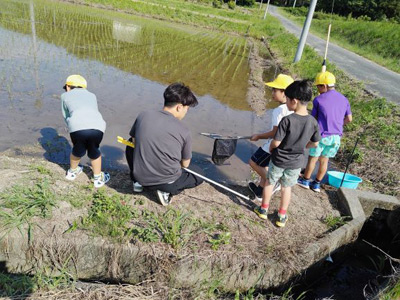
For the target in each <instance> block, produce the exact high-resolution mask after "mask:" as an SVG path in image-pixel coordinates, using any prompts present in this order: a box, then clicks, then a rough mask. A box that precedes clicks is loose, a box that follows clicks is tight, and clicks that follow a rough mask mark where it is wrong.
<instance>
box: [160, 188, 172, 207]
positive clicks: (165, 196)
mask: <svg viewBox="0 0 400 300" xmlns="http://www.w3.org/2000/svg"><path fill="white" fill-rule="evenodd" d="M157 197H158V200H159V201H160V203H161V204H162V205H163V206H167V205H169V204H170V203H171V198H172V196H171V194H170V193H167V192H163V191H160V190H157Z"/></svg>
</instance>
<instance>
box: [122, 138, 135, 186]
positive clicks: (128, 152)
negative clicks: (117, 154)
mask: <svg viewBox="0 0 400 300" xmlns="http://www.w3.org/2000/svg"><path fill="white" fill-rule="evenodd" d="M129 141H130V142H132V138H131V137H130V138H129ZM134 150H135V149H134V148H132V147H130V146H126V148H125V157H126V161H127V163H128V167H129V175H130V176H131V180H132V181H135V182H136V180H135V177H134V176H133V151H134Z"/></svg>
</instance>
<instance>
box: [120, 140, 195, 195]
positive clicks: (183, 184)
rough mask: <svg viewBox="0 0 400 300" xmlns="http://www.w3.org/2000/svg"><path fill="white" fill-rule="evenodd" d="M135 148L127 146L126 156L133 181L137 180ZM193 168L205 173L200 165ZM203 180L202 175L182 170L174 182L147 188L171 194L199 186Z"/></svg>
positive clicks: (192, 167)
mask: <svg viewBox="0 0 400 300" xmlns="http://www.w3.org/2000/svg"><path fill="white" fill-rule="evenodd" d="M129 141H130V142H132V138H129ZM134 150H135V149H134V148H132V147H129V146H126V148H125V156H126V161H127V162H128V166H129V175H130V177H131V180H132V181H136V180H135V177H134V176H133V152H134ZM190 169H191V170H193V171H194V172H196V173H198V174H200V175H203V170H202V169H201V168H200V167H198V166H191V167H190ZM202 182H203V179H201V178H200V177H197V176H195V175H193V174H192V173H189V172H186V171H185V170H182V174H181V176H180V177H179V178H178V179H177V180H175V181H174V182H173V183H170V184H169V183H164V184H158V185H151V186H146V188H147V189H149V190H152V191H154V190H160V191H163V192H167V193H170V194H171V195H177V194H179V193H180V192H182V191H183V190H185V189H190V188H194V187H196V186H198V185H199V184H201V183H202Z"/></svg>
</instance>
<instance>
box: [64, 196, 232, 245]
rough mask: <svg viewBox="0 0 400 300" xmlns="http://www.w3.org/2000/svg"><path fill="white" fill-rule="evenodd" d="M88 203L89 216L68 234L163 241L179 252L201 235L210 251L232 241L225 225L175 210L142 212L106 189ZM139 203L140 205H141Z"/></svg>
mask: <svg viewBox="0 0 400 300" xmlns="http://www.w3.org/2000/svg"><path fill="white" fill-rule="evenodd" d="M86 199H87V201H88V202H90V207H89V210H88V215H87V216H85V217H82V218H80V219H78V220H75V221H74V222H73V223H72V226H71V227H70V229H69V230H68V231H73V230H77V229H81V230H84V231H87V232H88V233H89V234H92V235H94V236H102V237H106V238H109V239H110V240H112V241H115V242H125V241H129V240H132V239H134V240H139V241H142V242H146V243H149V242H159V241H161V242H164V243H166V244H169V245H171V246H172V247H173V248H174V249H176V250H179V249H182V248H183V247H185V246H186V245H187V244H188V242H189V241H190V238H191V237H192V236H193V235H195V234H199V233H205V234H207V235H208V236H209V237H210V241H209V242H210V247H211V248H212V249H214V250H217V249H218V248H219V247H220V246H221V245H224V244H228V243H229V241H230V232H229V231H228V228H227V227H226V226H225V225H223V224H215V223H213V222H205V221H201V220H199V219H197V218H194V217H192V215H191V213H190V212H187V213H183V212H182V211H180V210H178V209H172V208H171V209H168V210H167V211H165V212H163V213H156V212H152V211H149V210H147V209H142V210H139V209H137V208H136V207H133V206H132V205H131V204H128V200H129V199H128V197H127V196H124V195H120V194H116V193H110V192H108V191H106V190H105V189H100V190H97V191H95V192H94V193H92V194H91V195H89V196H88V197H86ZM136 202H138V201H135V203H136ZM139 202H140V203H139ZM139 202H138V203H137V205H141V201H139ZM142 204H143V203H142ZM217 236H218V237H217ZM212 237H215V238H212Z"/></svg>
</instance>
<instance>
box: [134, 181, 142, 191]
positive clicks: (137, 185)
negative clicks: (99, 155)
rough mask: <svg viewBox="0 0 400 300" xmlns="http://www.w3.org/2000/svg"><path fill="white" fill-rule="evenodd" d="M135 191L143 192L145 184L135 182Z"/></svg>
mask: <svg viewBox="0 0 400 300" xmlns="http://www.w3.org/2000/svg"><path fill="white" fill-rule="evenodd" d="M133 191H134V192H135V193H141V192H143V186H142V185H141V184H140V183H139V182H133Z"/></svg>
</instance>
